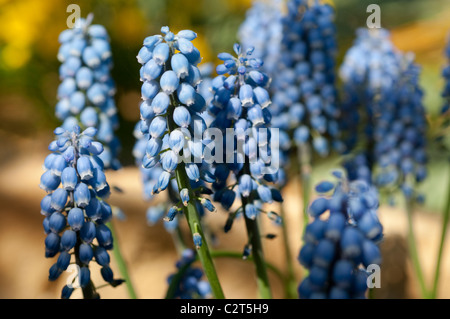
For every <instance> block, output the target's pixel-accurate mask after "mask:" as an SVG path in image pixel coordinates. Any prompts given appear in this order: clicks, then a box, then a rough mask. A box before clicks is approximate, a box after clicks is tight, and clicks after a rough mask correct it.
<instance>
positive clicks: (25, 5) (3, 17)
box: [0, 0, 61, 69]
mask: <svg viewBox="0 0 450 319" xmlns="http://www.w3.org/2000/svg"><path fill="white" fill-rule="evenodd" d="M58 2H59V3H61V1H58ZM0 5H1V8H0V43H1V45H2V51H1V55H0V61H1V64H2V65H3V66H4V67H5V68H7V69H17V68H20V67H22V66H24V65H25V64H26V63H27V62H28V60H29V59H30V57H31V55H32V54H31V53H32V46H33V45H34V44H35V43H36V41H37V40H38V39H39V36H40V35H41V34H42V33H43V32H46V30H47V26H48V25H49V23H48V19H49V18H51V14H50V12H51V11H52V10H53V9H54V7H55V5H57V3H56V1H42V0H20V1H8V0H1V1H0Z"/></svg>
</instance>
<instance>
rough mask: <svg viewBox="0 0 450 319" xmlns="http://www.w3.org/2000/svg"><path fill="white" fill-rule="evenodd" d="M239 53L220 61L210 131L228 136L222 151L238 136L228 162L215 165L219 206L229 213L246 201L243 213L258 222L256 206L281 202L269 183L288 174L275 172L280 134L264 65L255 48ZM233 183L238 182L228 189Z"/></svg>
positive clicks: (210, 109)
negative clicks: (273, 121)
mask: <svg viewBox="0 0 450 319" xmlns="http://www.w3.org/2000/svg"><path fill="white" fill-rule="evenodd" d="M234 51H235V53H236V55H237V57H235V56H233V55H231V54H229V53H220V54H219V55H218V57H219V59H220V60H221V61H223V64H220V65H218V66H217V68H216V71H217V73H218V74H219V75H218V76H217V77H216V78H214V79H213V81H212V91H213V93H214V98H213V100H212V101H211V103H210V104H209V106H208V112H209V113H210V114H212V115H213V118H214V120H213V122H212V123H211V127H214V128H218V129H220V130H221V131H222V132H226V133H225V134H224V136H223V139H224V142H223V145H227V148H228V147H229V143H227V139H229V134H230V132H231V133H233V134H232V137H233V138H232V139H231V141H232V142H233V143H232V146H233V147H232V150H233V152H231V153H228V152H227V154H223V161H222V162H215V163H214V165H213V170H214V176H215V181H214V182H213V188H214V190H215V193H214V200H215V201H217V202H220V203H221V204H222V206H223V207H224V208H225V209H227V210H229V209H230V208H231V206H232V205H233V203H234V202H235V200H236V199H237V198H241V199H246V201H248V203H246V204H244V206H243V207H241V209H240V210H239V212H243V213H245V216H246V217H247V218H250V219H255V218H256V217H257V216H258V215H259V213H260V212H261V211H262V209H261V208H260V207H259V205H258V204H256V203H254V202H253V201H261V202H264V203H272V202H273V201H281V200H282V199H281V196H280V194H279V191H278V190H276V189H275V188H273V187H272V186H269V185H268V183H274V182H277V181H279V180H280V179H284V174H283V171H282V169H281V168H279V167H276V166H271V164H274V163H275V162H276V157H277V156H276V155H277V152H278V144H276V142H275V143H272V142H273V141H275V139H274V136H272V135H273V134H275V133H276V131H273V130H271V129H270V121H271V114H270V111H269V105H270V104H271V100H270V96H269V93H268V91H267V89H266V88H267V85H268V82H269V78H268V77H267V75H266V74H265V73H263V72H260V71H259V68H260V67H261V66H262V61H261V60H260V59H257V58H253V57H252V53H253V48H249V49H247V50H245V51H243V50H242V48H241V47H240V46H239V44H235V45H234ZM226 74H228V75H227V76H226ZM274 145H275V148H273V146H274ZM224 153H225V152H224ZM229 177H230V179H229ZM232 180H234V181H235V182H234V183H233V184H231V185H229V184H228V183H229V182H230V181H232ZM250 199H251V200H250ZM235 217H236V214H235V213H234V214H230V218H231V219H229V221H228V222H227V225H226V226H225V230H226V231H228V230H229V229H230V228H231V224H232V220H233V219H234V218H235Z"/></svg>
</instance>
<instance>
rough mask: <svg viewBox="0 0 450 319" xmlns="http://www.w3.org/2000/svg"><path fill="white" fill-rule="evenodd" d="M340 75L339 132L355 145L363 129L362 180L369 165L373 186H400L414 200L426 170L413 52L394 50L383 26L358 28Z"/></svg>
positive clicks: (420, 94)
mask: <svg viewBox="0 0 450 319" xmlns="http://www.w3.org/2000/svg"><path fill="white" fill-rule="evenodd" d="M340 75H341V78H342V79H343V82H344V91H345V96H344V102H343V121H342V123H343V124H344V126H345V127H343V131H346V133H347V136H349V137H350V139H349V140H347V142H348V143H349V145H350V146H351V147H354V146H355V144H356V143H357V142H358V141H357V140H356V139H355V138H356V136H357V133H358V132H359V131H360V130H364V137H365V145H364V146H363V147H364V154H359V155H358V156H359V157H361V156H365V157H366V159H365V160H364V162H365V164H366V167H367V169H364V172H363V174H364V175H365V176H366V177H365V178H367V179H366V180H370V178H369V177H368V176H367V175H368V172H367V170H369V171H371V172H372V175H373V183H374V184H375V185H376V186H377V187H380V188H390V189H392V188H393V189H394V190H395V189H396V188H400V189H401V190H402V191H403V193H404V195H405V196H406V197H407V198H408V199H411V198H416V199H418V200H419V199H420V198H422V196H421V195H420V194H415V190H414V186H415V183H418V182H421V181H423V180H424V179H425V178H426V175H427V171H426V166H425V165H426V162H427V156H426V152H425V149H426V137H425V132H426V128H427V123H426V118H425V110H424V106H423V102H422V99H423V92H422V89H421V88H420V86H419V75H420V69H419V67H418V66H417V65H416V64H414V61H413V57H412V55H405V54H402V53H401V52H399V51H398V50H396V49H395V47H394V46H393V44H392V43H391V42H390V39H389V32H387V31H386V30H384V29H381V30H366V29H360V30H359V31H358V37H357V39H356V41H355V45H354V46H353V47H352V48H351V49H350V50H349V51H348V53H347V55H346V57H345V60H344V63H343V64H342V67H341V70H340ZM348 114H353V115H354V116H355V118H352V119H350V118H351V117H352V115H348ZM346 121H347V122H346ZM350 163H351V161H350V162H349V163H348V165H347V167H348V168H349V169H350V166H352V165H350ZM360 170H361V169H360ZM349 175H350V176H351V175H352V174H349Z"/></svg>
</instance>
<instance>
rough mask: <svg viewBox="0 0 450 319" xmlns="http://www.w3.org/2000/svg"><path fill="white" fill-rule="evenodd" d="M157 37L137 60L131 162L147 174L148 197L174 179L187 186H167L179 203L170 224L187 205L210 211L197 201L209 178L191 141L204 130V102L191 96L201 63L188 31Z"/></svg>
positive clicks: (165, 30) (166, 30) (204, 202)
mask: <svg viewBox="0 0 450 319" xmlns="http://www.w3.org/2000/svg"><path fill="white" fill-rule="evenodd" d="M161 32H162V33H163V35H154V36H150V37H147V38H146V39H145V40H144V42H143V47H142V48H141V50H140V51H139V53H138V55H137V59H138V62H139V63H140V64H142V67H141V69H140V77H141V81H142V82H143V84H142V88H141V93H142V100H143V101H142V103H141V105H140V117H141V120H140V122H139V128H140V131H141V133H142V136H141V137H140V139H139V142H138V144H137V145H136V147H135V156H136V160H137V162H138V163H141V165H142V167H143V168H144V169H147V170H149V171H148V172H147V173H144V175H143V176H144V184H145V186H144V188H145V189H144V191H145V193H146V195H147V196H148V197H151V196H152V195H153V194H158V193H160V192H162V191H164V190H165V189H167V188H168V187H169V185H170V184H171V180H173V177H174V176H175V177H177V178H178V179H183V178H184V176H185V177H186V179H187V180H188V181H189V185H184V187H182V188H181V187H180V188H181V189H179V188H177V187H176V186H179V185H177V183H173V186H172V188H173V190H176V192H177V197H178V198H179V200H177V201H176V202H177V204H175V205H174V206H172V207H171V208H170V209H169V212H168V214H167V216H166V217H167V219H168V220H173V219H174V218H175V216H177V214H178V213H180V212H181V211H182V206H187V205H188V203H189V202H190V200H192V199H194V200H196V199H199V201H200V203H201V204H202V205H203V206H204V207H205V208H206V209H208V210H210V211H214V210H215V208H214V207H213V206H212V204H211V202H210V201H209V200H208V199H206V198H200V196H201V194H202V193H203V192H207V190H206V189H205V187H203V182H204V181H207V182H211V181H212V180H213V177H212V174H211V173H210V172H209V170H210V168H209V166H207V165H206V164H205V163H203V156H204V155H203V151H204V144H203V141H202V139H201V138H199V139H195V138H192V137H196V136H198V134H200V136H202V133H203V132H204V131H205V130H206V123H205V121H204V119H203V118H202V116H201V115H200V113H201V112H202V111H203V110H204V109H205V105H206V102H205V99H204V98H203V97H202V95H201V94H199V93H198V92H197V86H198V85H199V83H200V82H201V79H202V78H201V73H200V70H199V69H198V67H197V64H198V63H199V62H200V61H201V57H200V52H199V51H198V50H197V49H196V48H195V47H194V46H193V44H192V42H191V41H192V40H194V39H195V38H196V37H197V35H196V33H195V32H193V31H190V30H182V31H180V32H178V33H177V34H176V35H175V34H174V33H172V32H171V31H170V30H169V28H168V27H163V28H161ZM156 167H157V168H156ZM155 168H156V169H155ZM191 189H194V190H195V191H191ZM197 190H198V191H197ZM195 202H196V201H195Z"/></svg>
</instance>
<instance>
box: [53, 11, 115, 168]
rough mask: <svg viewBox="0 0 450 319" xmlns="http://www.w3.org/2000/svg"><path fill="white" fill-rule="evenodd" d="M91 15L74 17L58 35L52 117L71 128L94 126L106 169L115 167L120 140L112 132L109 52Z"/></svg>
mask: <svg viewBox="0 0 450 319" xmlns="http://www.w3.org/2000/svg"><path fill="white" fill-rule="evenodd" d="M91 21H92V15H89V16H88V18H87V19H81V18H80V19H78V20H77V23H76V26H75V27H74V28H73V29H66V30H64V31H63V32H61V34H60V35H59V42H60V43H61V47H60V48H59V52H58V60H59V61H60V62H61V63H62V64H61V66H60V68H59V75H60V79H61V81H62V82H61V84H60V85H59V88H58V100H59V101H58V103H57V105H56V116H57V117H58V119H60V120H61V121H64V123H63V125H62V127H63V128H65V129H67V130H71V129H72V127H73V126H74V125H79V126H81V127H82V128H87V127H96V128H97V129H98V133H97V136H96V138H97V139H98V140H99V141H100V142H102V143H103V144H104V145H105V149H104V151H103V153H102V154H101V155H100V158H101V159H102V161H103V162H104V164H105V167H107V168H113V169H118V168H119V167H120V163H119V161H118V159H117V156H118V153H119V149H120V143H119V140H118V138H117V137H116V136H115V134H114V131H115V130H116V129H117V127H118V125H119V120H118V116H117V109H116V105H115V102H114V94H115V92H116V89H115V84H114V82H113V80H112V78H111V75H110V70H111V68H112V54H111V48H110V44H109V37H108V34H107V32H106V30H105V28H104V27H103V26H101V25H98V24H91Z"/></svg>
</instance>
